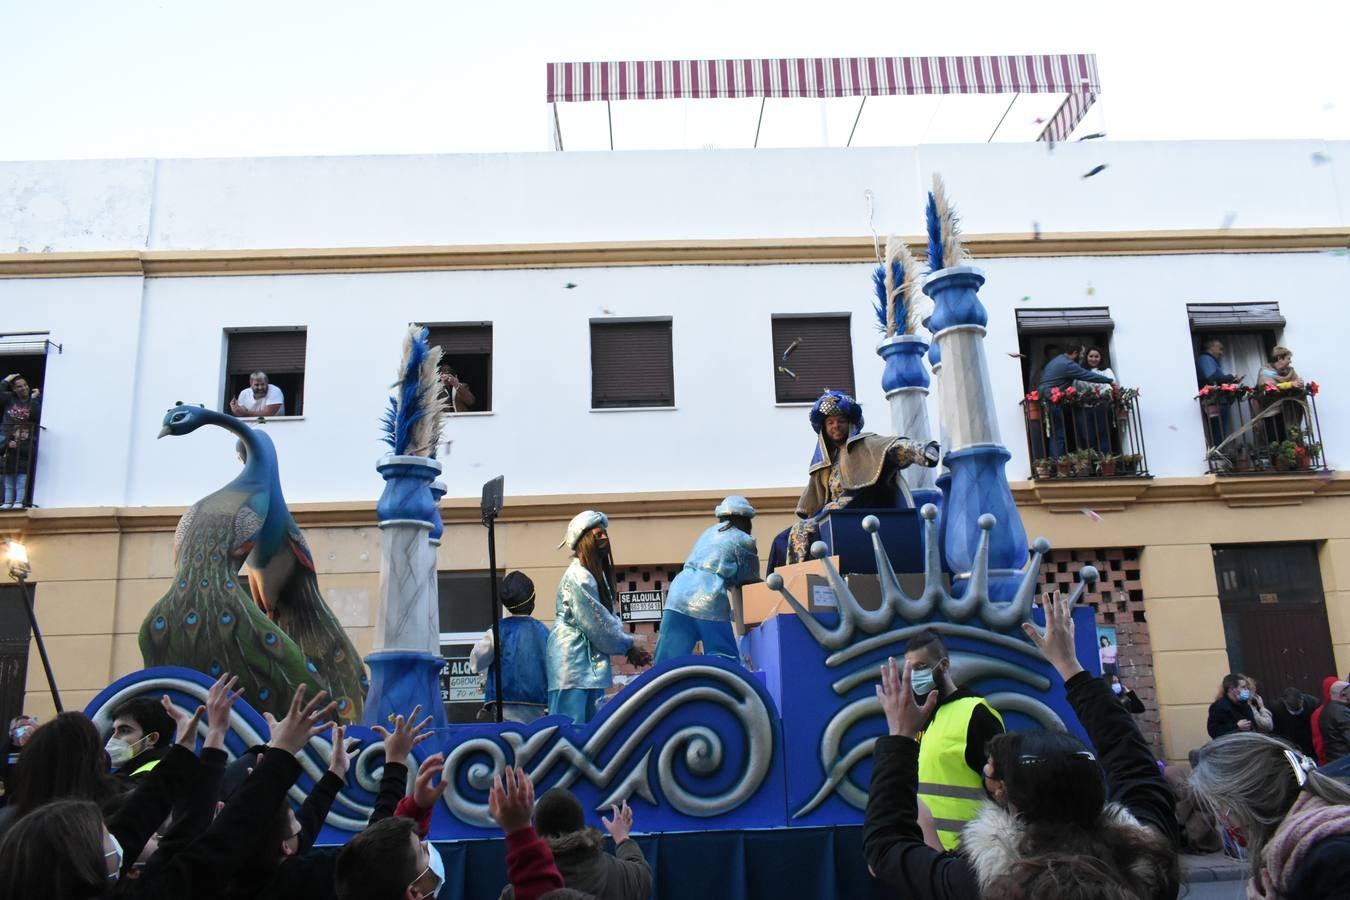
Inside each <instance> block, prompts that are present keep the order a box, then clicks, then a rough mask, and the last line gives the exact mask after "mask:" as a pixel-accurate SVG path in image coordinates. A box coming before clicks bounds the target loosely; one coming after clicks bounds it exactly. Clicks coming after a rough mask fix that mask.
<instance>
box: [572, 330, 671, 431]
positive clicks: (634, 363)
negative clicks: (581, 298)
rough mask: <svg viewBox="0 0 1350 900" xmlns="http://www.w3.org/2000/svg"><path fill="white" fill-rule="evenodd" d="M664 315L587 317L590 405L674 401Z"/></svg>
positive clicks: (616, 406)
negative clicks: (620, 318)
mask: <svg viewBox="0 0 1350 900" xmlns="http://www.w3.org/2000/svg"><path fill="white" fill-rule="evenodd" d="M670 324H671V323H670V319H638V320H632V319H630V320H628V321H617V322H616V321H613V320H605V321H596V320H592V321H591V408H592V409H625V408H628V407H640V406H674V405H675V369H674V363H673V361H672V350H671V329H670Z"/></svg>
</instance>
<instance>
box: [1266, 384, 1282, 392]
mask: <svg viewBox="0 0 1350 900" xmlns="http://www.w3.org/2000/svg"><path fill="white" fill-rule="evenodd" d="M1279 390H1280V389H1279V388H1277V387H1276V386H1275V385H1273V384H1268V385H1266V393H1267V394H1275V393H1278V392H1279Z"/></svg>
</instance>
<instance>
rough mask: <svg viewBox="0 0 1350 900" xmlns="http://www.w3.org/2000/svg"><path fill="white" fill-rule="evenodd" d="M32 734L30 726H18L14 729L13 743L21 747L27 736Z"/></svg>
mask: <svg viewBox="0 0 1350 900" xmlns="http://www.w3.org/2000/svg"><path fill="white" fill-rule="evenodd" d="M32 733H33V726H32V725H20V726H19V727H18V728H16V729H14V743H15V744H18V745H19V746H21V747H22V746H23V744H24V742H25V741H27V740H28V736H29V735H30V734H32Z"/></svg>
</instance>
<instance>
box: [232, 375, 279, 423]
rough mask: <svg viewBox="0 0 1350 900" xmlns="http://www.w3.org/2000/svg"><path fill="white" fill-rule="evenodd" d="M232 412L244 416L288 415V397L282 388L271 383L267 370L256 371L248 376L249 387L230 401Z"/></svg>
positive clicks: (267, 416)
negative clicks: (282, 391) (283, 393)
mask: <svg viewBox="0 0 1350 900" xmlns="http://www.w3.org/2000/svg"><path fill="white" fill-rule="evenodd" d="M230 412H232V413H234V414H235V415H236V416H239V417H240V418H241V419H242V418H251V417H253V416H262V417H263V418H269V417H271V416H284V415H286V398H285V397H284V396H282V393H281V388H279V387H277V386H276V385H275V384H269V383H268V381H267V373H266V372H254V373H253V374H252V375H250V376H248V387H246V388H244V389H243V390H242V391H240V392H239V396H238V397H236V398H235V399H234V400H231V401H230Z"/></svg>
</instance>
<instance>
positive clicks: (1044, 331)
mask: <svg viewBox="0 0 1350 900" xmlns="http://www.w3.org/2000/svg"><path fill="white" fill-rule="evenodd" d="M1114 330H1115V323H1114V322H1113V321H1112V320H1111V310H1110V309H1109V308H1108V307H1105V306H1077V307H1068V308H1062V309H1019V310H1018V311H1017V345H1018V351H1019V352H1020V353H1021V354H1022V384H1023V386H1024V389H1025V390H1027V391H1033V390H1035V389H1036V386H1037V385H1038V384H1039V383H1040V380H1041V372H1042V370H1044V369H1045V364H1046V363H1048V362H1049V361H1050V360H1052V359H1054V358H1055V357H1056V356H1058V355H1059V354H1060V353H1063V352H1064V350H1065V349H1067V348H1069V347H1087V348H1092V347H1097V348H1099V349H1100V350H1101V351H1102V352H1103V354H1104V357H1105V358H1104V359H1103V361H1102V365H1103V366H1106V367H1109V368H1110V369H1112V371H1114V372H1115V373H1116V374H1117V375H1119V374H1120V369H1119V368H1118V367H1117V366H1116V365H1115V363H1114V361H1113V360H1112V359H1111V351H1110V344H1111V332H1112V331H1114ZM1078 362H1079V363H1080V364H1084V360H1081V359H1080V360H1079V361H1078Z"/></svg>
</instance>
